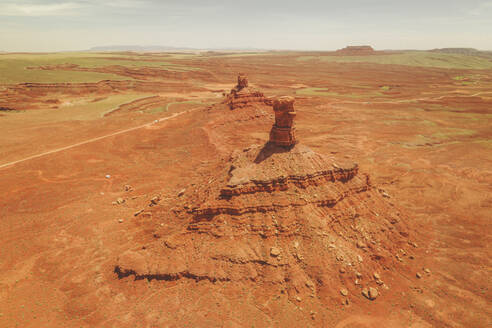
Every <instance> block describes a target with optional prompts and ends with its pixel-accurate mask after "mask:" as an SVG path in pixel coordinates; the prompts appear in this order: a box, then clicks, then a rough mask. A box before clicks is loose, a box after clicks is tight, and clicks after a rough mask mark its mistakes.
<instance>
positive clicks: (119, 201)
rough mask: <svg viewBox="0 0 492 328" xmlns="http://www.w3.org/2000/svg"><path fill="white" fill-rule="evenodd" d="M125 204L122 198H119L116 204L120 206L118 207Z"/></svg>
mask: <svg viewBox="0 0 492 328" xmlns="http://www.w3.org/2000/svg"><path fill="white" fill-rule="evenodd" d="M124 202H125V200H124V199H123V198H121V197H118V198H117V199H116V204H118V205H121V204H123V203H124Z"/></svg>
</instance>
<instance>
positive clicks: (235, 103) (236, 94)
mask: <svg viewBox="0 0 492 328" xmlns="http://www.w3.org/2000/svg"><path fill="white" fill-rule="evenodd" d="M224 102H225V103H226V104H227V105H228V106H229V108H230V109H236V108H242V107H246V106H249V105H254V104H265V102H266V99H265V96H264V94H263V93H262V92H260V91H258V90H255V89H253V88H251V87H249V82H248V78H247V77H246V75H244V74H242V73H239V75H238V77H237V85H236V86H235V87H234V88H233V89H231V92H230V93H229V94H228V95H227V96H226V99H225V100H224Z"/></svg>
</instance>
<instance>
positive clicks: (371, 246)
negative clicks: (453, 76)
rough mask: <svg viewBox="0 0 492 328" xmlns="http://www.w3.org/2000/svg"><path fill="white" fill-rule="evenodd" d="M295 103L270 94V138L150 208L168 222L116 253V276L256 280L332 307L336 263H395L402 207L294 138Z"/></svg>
mask: <svg viewBox="0 0 492 328" xmlns="http://www.w3.org/2000/svg"><path fill="white" fill-rule="evenodd" d="M239 82H241V83H238V87H239V86H241V85H242V86H243V87H244V85H245V79H243V78H240V79H239ZM244 88H246V87H244ZM244 88H243V90H244ZM293 104H294V99H293V98H292V97H281V98H279V99H277V100H276V101H275V102H274V110H275V118H276V120H275V125H274V126H273V128H272V131H273V132H272V133H271V140H270V141H269V142H267V143H266V144H264V145H252V146H249V147H247V148H245V149H237V150H235V151H234V152H233V153H232V154H231V155H230V157H229V159H228V160H225V161H224V162H223V163H222V164H221V166H220V168H219V169H217V170H216V171H214V172H211V175H209V176H207V177H206V181H203V182H197V183H193V184H191V186H193V187H192V188H193V189H192V190H190V191H191V192H186V193H180V196H179V197H177V198H175V199H174V200H173V203H171V204H170V205H169V207H167V208H166V207H165V206H163V207H159V206H155V207H152V208H151V209H150V211H151V212H152V213H151V214H150V216H151V217H152V218H154V219H155V220H157V222H159V221H162V222H164V221H166V222H168V223H169V224H167V225H164V226H157V227H156V228H155V229H156V230H155V231H154V232H153V236H154V241H153V242H149V243H146V244H145V245H144V247H136V248H135V249H131V250H127V251H125V252H124V253H122V254H121V255H120V256H119V258H118V259H117V260H116V263H115V270H114V271H115V273H116V274H117V275H118V277H119V278H120V279H122V278H125V277H127V276H134V277H135V280H141V279H148V280H152V279H157V280H165V281H176V280H180V279H191V280H195V281H204V283H207V281H208V283H210V286H213V283H216V282H218V281H221V282H233V283H234V284H246V283H251V282H253V283H254V284H255V285H257V286H261V287H262V288H263V287H264V288H266V289H267V288H268V287H269V286H270V287H271V286H277V287H275V288H279V289H280V290H283V291H284V293H286V294H287V295H288V297H289V299H291V301H295V300H296V299H297V300H298V299H300V298H305V299H308V298H309V297H310V296H311V297H316V298H317V299H319V301H320V302H322V303H323V302H325V304H324V306H328V304H329V301H328V300H329V299H330V298H333V297H336V295H337V294H338V290H336V288H333V287H334V286H337V284H338V283H337V279H338V277H339V274H340V273H339V271H340V270H344V271H343V272H349V273H347V275H351V276H353V277H356V276H358V275H363V276H365V277H370V276H371V275H372V273H373V272H375V271H379V272H380V271H383V269H384V270H389V269H390V268H393V267H395V266H396V265H397V259H395V257H394V256H393V254H395V252H396V250H397V249H399V248H401V247H402V245H406V244H408V236H409V230H408V227H407V225H406V220H405V219H404V218H405V216H404V215H402V214H401V213H400V211H399V210H398V209H397V208H395V207H394V205H393V204H391V203H390V202H389V201H387V200H386V199H385V198H384V197H383V195H381V193H380V192H379V190H378V189H377V188H375V187H373V185H372V184H371V182H370V179H369V176H368V175H367V174H364V173H360V172H359V166H358V165H357V164H356V163H354V162H352V161H349V160H347V159H346V158H345V156H340V157H336V156H334V155H329V156H327V155H322V154H318V153H316V152H314V151H313V150H311V149H310V148H309V147H307V146H305V145H302V144H299V143H295V137H294V133H293V119H294V117H295V112H294V107H293ZM239 114H240V111H238V112H235V113H233V114H232V115H234V116H238V115H239ZM279 131H281V132H279ZM285 146H289V147H285ZM354 204H357V206H356V207H354ZM161 236H162V239H160V238H161ZM379 283H380V285H379ZM383 284H384V282H383V281H380V282H378V284H376V283H372V282H370V281H369V279H367V278H366V280H365V281H364V282H360V283H359V282H358V283H357V284H356V285H354V284H351V285H349V286H347V289H348V290H350V292H351V293H360V290H359V289H360V287H361V286H360V285H363V287H365V288H370V287H371V288H373V289H374V290H375V292H373V293H372V294H371V295H375V294H376V292H377V293H379V295H383V296H384V293H385V290H384V286H383ZM210 288H212V287H210ZM377 288H379V289H377ZM368 295H369V294H368Z"/></svg>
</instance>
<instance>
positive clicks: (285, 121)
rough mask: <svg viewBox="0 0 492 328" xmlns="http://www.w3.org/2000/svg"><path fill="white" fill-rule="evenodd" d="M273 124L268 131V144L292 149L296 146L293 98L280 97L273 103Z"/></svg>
mask: <svg viewBox="0 0 492 328" xmlns="http://www.w3.org/2000/svg"><path fill="white" fill-rule="evenodd" d="M273 110H274V112H275V124H274V125H273V127H272V130H271V131H270V142H271V143H273V144H275V145H277V146H281V147H292V146H294V145H295V144H296V142H297V141H296V136H295V126H294V118H295V117H296V112H295V110H294V98H293V97H288V96H285V97H280V98H278V99H276V100H275V101H274V102H273Z"/></svg>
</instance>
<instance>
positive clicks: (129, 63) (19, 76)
mask: <svg viewBox="0 0 492 328" xmlns="http://www.w3.org/2000/svg"><path fill="white" fill-rule="evenodd" d="M150 59H151V58H148V57H144V58H142V57H140V56H130V55H120V54H109V53H108V54H101V53H54V54H5V55H0V84H14V83H24V82H37V83H64V82H70V83H83V82H88V83H91V82H98V81H101V80H128V79H129V78H128V77H125V76H120V75H117V74H111V73H99V72H83V71H73V70H64V69H54V70H51V69H50V70H43V69H40V67H41V66H56V65H77V66H79V67H81V68H89V69H91V68H98V67H105V66H114V65H118V66H124V67H129V68H132V67H155V68H159V69H165V70H171V71H180V72H185V71H190V70H198V68H195V67H189V66H186V65H180V64H174V63H169V62H166V61H156V58H152V59H153V60H154V61H149V60H150Z"/></svg>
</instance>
